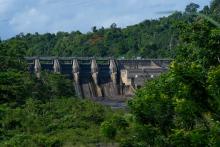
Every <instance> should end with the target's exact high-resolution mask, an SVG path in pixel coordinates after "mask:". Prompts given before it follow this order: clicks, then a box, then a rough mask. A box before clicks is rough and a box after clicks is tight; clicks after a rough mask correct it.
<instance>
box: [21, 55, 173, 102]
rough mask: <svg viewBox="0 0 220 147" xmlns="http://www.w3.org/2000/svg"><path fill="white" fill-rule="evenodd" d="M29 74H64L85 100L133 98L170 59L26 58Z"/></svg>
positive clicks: (166, 65) (161, 71) (164, 69)
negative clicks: (42, 72) (44, 72)
mask: <svg viewBox="0 0 220 147" xmlns="http://www.w3.org/2000/svg"><path fill="white" fill-rule="evenodd" d="M25 60H26V61H27V63H28V66H29V71H30V72H31V73H33V74H36V76H37V77H38V78H39V77H40V74H41V71H47V72H53V73H57V74H64V75H66V76H67V77H68V78H69V79H71V80H72V81H73V84H74V88H75V92H76V94H77V95H78V96H79V97H84V98H102V97H103V98H117V99H120V98H127V97H132V96H133V95H134V92H135V90H136V89H137V88H140V87H141V86H143V85H144V83H145V82H146V81H148V80H150V79H153V78H155V77H157V76H159V75H160V74H161V73H164V72H166V71H167V70H168V67H169V64H170V62H171V61H172V60H170V59H134V60H125V59H113V58H80V57H77V58H76V57H25Z"/></svg>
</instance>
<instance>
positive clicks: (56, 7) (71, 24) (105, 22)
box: [0, 0, 211, 39]
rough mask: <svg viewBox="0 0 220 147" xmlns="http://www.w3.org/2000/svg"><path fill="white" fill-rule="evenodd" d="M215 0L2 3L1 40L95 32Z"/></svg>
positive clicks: (9, 0)
mask: <svg viewBox="0 0 220 147" xmlns="http://www.w3.org/2000/svg"><path fill="white" fill-rule="evenodd" d="M210 1H211V0H193V1H192V0H0V38H1V39H8V38H10V37H13V36H15V35H17V34H19V33H21V32H23V33H35V32H38V33H41V34H42V33H47V32H50V33H56V32H58V31H65V32H71V31H77V30H79V31H81V32H83V33H86V32H88V31H91V28H92V27H93V26H97V27H98V28H99V27H102V26H103V27H105V28H107V27H109V26H110V25H111V24H112V23H116V24H117V26H118V27H123V28H124V27H126V26H129V25H133V24H137V23H139V22H142V21H144V20H146V19H157V18H159V17H162V16H166V15H168V14H166V13H159V12H166V11H174V10H178V11H183V10H184V9H185V6H186V5H187V4H189V3H190V2H194V3H197V4H199V5H200V7H201V8H202V7H203V6H204V5H209V4H210Z"/></svg>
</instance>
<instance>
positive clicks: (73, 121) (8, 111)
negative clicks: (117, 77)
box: [0, 0, 220, 147]
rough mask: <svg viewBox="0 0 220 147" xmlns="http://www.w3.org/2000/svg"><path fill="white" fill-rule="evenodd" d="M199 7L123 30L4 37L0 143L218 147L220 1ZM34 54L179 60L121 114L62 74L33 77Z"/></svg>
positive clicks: (0, 61) (0, 70)
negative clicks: (30, 61)
mask: <svg viewBox="0 0 220 147" xmlns="http://www.w3.org/2000/svg"><path fill="white" fill-rule="evenodd" d="M197 8H198V5H196V4H194V3H191V4H190V5H188V6H187V7H186V10H185V12H184V13H180V12H175V13H174V14H172V15H170V16H169V17H166V18H161V19H159V20H151V21H150V20H147V21H144V22H142V23H140V24H138V25H135V26H131V27H128V28H125V29H121V28H117V26H116V24H112V25H111V27H110V28H109V29H104V28H101V29H97V28H96V27H93V29H92V30H93V32H92V33H87V34H82V33H80V32H72V33H64V32H60V33H57V34H56V35H55V34H49V33H48V34H44V35H40V34H37V33H36V34H26V35H23V34H20V35H18V36H16V37H14V38H11V39H9V40H6V41H2V42H1V41H0V146H83V145H84V146H95V145H97V144H99V145H100V144H102V143H105V142H107V143H108V142H111V143H115V142H117V143H120V145H121V146H126V147H128V146H129V147H133V146H134V147H138V146H140V147H145V146H184V147H185V146H219V145H220V139H219V138H220V116H219V114H220V27H219V23H218V22H220V17H219V14H220V9H219V8H220V1H219V0H214V1H212V3H211V5H210V6H205V7H204V9H203V10H201V12H199V13H198V12H197ZM32 55H44V56H46V55H50V56H51V55H59V56H72V55H74V56H91V55H92V56H93V55H95V56H116V57H119V56H127V57H132V56H143V57H171V56H172V57H175V58H174V61H173V62H172V64H171V65H170V70H169V72H168V73H166V74H164V75H162V76H160V77H158V78H157V79H155V80H152V81H148V82H147V83H146V85H145V86H144V87H143V88H141V89H139V90H138V91H137V93H136V95H135V96H134V98H133V99H132V100H131V101H129V103H128V105H129V110H130V111H129V113H126V114H124V115H123V113H122V114H121V113H118V112H117V111H116V112H114V111H112V110H111V109H109V108H106V107H105V106H101V105H99V104H96V103H94V102H92V101H89V100H82V99H79V98H75V97H74V90H73V89H74V88H73V85H72V82H71V81H70V80H68V79H66V78H65V77H64V76H62V75H59V74H52V73H46V72H42V73H41V76H40V78H36V77H35V76H34V75H30V74H29V73H28V72H27V65H26V63H25V61H24V59H23V57H24V56H32ZM112 145H118V144H112Z"/></svg>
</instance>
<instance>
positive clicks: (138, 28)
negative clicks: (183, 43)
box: [4, 4, 214, 58]
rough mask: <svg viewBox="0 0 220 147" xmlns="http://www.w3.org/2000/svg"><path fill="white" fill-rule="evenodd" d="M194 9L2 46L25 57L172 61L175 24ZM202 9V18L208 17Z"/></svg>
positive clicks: (17, 38) (23, 38) (31, 37)
mask: <svg viewBox="0 0 220 147" xmlns="http://www.w3.org/2000/svg"><path fill="white" fill-rule="evenodd" d="M197 9H198V5H196V4H191V5H188V7H187V8H186V10H185V12H177V11H176V12H174V13H173V14H172V15H170V16H168V17H163V18H160V19H157V20H145V21H143V22H141V23H139V24H137V25H134V26H128V27H127V28H123V29H122V28H119V27H117V24H115V23H113V24H112V25H111V26H110V27H109V28H103V27H102V28H96V27H95V26H94V27H92V30H91V32H88V33H86V34H83V33H81V32H79V31H73V32H71V33H68V32H58V33H56V34H51V33H46V34H42V35H41V34H38V33H35V34H23V33H21V34H19V35H17V36H15V37H13V38H11V39H8V40H6V41H4V42H6V43H8V44H13V45H15V44H17V45H18V46H20V47H21V48H22V49H23V51H24V53H25V56H89V57H90V56H96V57H106V56H107V57H109V56H113V57H126V58H133V57H137V56H140V57H145V58H146V57H148V58H160V57H162V58H168V57H173V56H174V55H175V53H174V52H173V49H175V48H176V46H177V45H178V44H179V43H180V40H179V29H178V27H177V26H176V24H178V23H179V22H185V23H191V22H193V21H194V20H195V19H196V16H194V15H191V14H192V13H194V12H196V11H197ZM212 11H214V10H213V8H210V9H209V8H208V7H205V8H204V9H203V10H201V12H202V13H203V14H209V13H212Z"/></svg>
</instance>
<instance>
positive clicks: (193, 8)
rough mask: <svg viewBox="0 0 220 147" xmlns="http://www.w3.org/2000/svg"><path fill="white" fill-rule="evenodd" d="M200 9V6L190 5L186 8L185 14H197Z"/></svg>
mask: <svg viewBox="0 0 220 147" xmlns="http://www.w3.org/2000/svg"><path fill="white" fill-rule="evenodd" d="M198 8H199V5H198V4H195V3H190V4H189V5H187V6H186V9H185V12H186V13H195V12H197V9H198Z"/></svg>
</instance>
